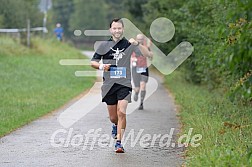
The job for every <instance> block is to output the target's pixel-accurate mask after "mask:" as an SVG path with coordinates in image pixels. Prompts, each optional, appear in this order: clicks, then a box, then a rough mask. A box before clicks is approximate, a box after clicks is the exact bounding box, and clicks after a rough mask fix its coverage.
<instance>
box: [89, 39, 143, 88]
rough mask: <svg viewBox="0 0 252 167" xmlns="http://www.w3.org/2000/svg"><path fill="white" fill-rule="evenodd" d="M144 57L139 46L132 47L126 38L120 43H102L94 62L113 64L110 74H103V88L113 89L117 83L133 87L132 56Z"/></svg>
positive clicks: (110, 40)
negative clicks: (133, 54) (134, 54)
mask: <svg viewBox="0 0 252 167" xmlns="http://www.w3.org/2000/svg"><path fill="white" fill-rule="evenodd" d="M133 52H135V53H136V55H137V56H140V55H142V54H141V52H140V50H139V48H138V47H137V46H134V45H131V43H129V41H128V40H127V39H126V38H122V39H121V40H120V41H117V42H115V41H113V40H112V38H110V39H109V40H108V41H105V42H103V43H101V44H100V45H99V47H98V49H97V50H96V52H95V54H94V56H93V58H92V61H97V62H99V61H100V60H102V63H103V64H111V66H110V70H109V71H108V72H103V87H110V88H111V87H112V86H113V85H114V84H115V83H117V84H120V85H123V86H127V87H131V69H130V63H131V54H132V53H133Z"/></svg>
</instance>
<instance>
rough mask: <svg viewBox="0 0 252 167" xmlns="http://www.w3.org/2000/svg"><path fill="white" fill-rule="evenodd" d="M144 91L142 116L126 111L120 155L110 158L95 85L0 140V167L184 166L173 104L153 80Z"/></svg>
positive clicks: (111, 147) (106, 127) (109, 141)
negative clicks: (122, 151)
mask: <svg viewBox="0 0 252 167" xmlns="http://www.w3.org/2000/svg"><path fill="white" fill-rule="evenodd" d="M151 76H152V78H151V79H150V82H149V83H148V85H147V92H149V94H148V95H147V97H148V98H147V99H146V100H145V102H144V108H145V109H144V110H137V109H136V108H137V106H138V103H136V102H134V103H132V104H130V105H129V108H128V109H129V112H128V115H127V129H126V131H125V140H124V148H125V150H126V152H125V153H123V154H116V153H115V152H114V144H115V141H114V140H113V139H112V138H111V137H110V134H111V125H112V124H111V123H110V121H109V118H108V113H107V110H106V105H105V104H103V103H101V102H100V100H101V99H100V98H101V97H100V87H99V86H100V83H97V85H96V86H94V87H93V88H92V89H91V90H90V92H88V93H86V94H85V95H82V96H79V97H78V98H75V99H73V100H72V101H70V102H69V103H68V104H66V105H65V106H63V107H62V108H60V109H58V110H57V111H54V112H52V113H51V114H48V115H46V116H44V117H42V118H40V119H38V120H36V121H34V122H32V123H30V124H28V125H26V126H24V127H22V128H20V129H17V130H16V131H14V132H12V133H11V134H9V135H7V136H5V137H2V138H1V139H0V166H1V167H9V166H13V167H21V166H25V167H27V166H34V167H35V166H36V167H38V166H43V167H44V166H57V167H58V166H60V167H61V166H62V167H69V166H85V167H91V166H92V167H96V166H97V167H98V166H99V167H103V166H104V167H107V166H109V167H114V166H123V167H124V166H125V167H138V166H139V167H140V166H141V167H142V166H144V167H153V166H160V167H174V166H181V165H182V163H183V161H184V160H183V158H182V156H183V150H184V149H183V147H179V146H178V145H177V142H176V138H177V133H178V132H179V130H180V129H179V128H180V126H179V121H178V118H177V117H176V109H175V105H174V102H173V100H172V98H171V96H170V95H169V93H168V91H167V90H166V89H165V88H164V87H163V86H162V79H160V77H158V76H156V75H153V74H152V75H151Z"/></svg>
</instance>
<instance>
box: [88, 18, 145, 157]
mask: <svg viewBox="0 0 252 167" xmlns="http://www.w3.org/2000/svg"><path fill="white" fill-rule="evenodd" d="M109 30H110V32H111V35H112V37H111V38H110V39H109V40H108V41H106V42H103V43H102V44H100V46H99V47H98V49H97V50H96V52H95V54H94V56H93V58H92V60H91V65H92V67H94V68H96V69H100V70H103V71H104V72H103V85H102V101H103V102H106V104H107V108H108V111H109V117H110V121H111V122H112V123H114V125H113V126H112V136H113V137H114V138H117V142H116V145H115V151H116V152H117V153H123V152H124V148H123V147H122V145H121V139H122V137H123V132H124V130H125V128H126V108H127V105H128V103H130V102H131V91H132V87H131V69H130V63H131V54H132V52H133V51H134V52H135V53H136V55H137V56H142V55H144V56H149V51H148V50H147V49H146V48H145V47H144V46H142V45H141V44H140V43H138V42H137V41H136V40H134V39H133V38H131V39H130V40H127V39H125V38H124V37H123V31H124V25H123V22H122V20H121V19H114V20H112V22H111V23H110V29H109ZM100 60H102V63H99V62H100Z"/></svg>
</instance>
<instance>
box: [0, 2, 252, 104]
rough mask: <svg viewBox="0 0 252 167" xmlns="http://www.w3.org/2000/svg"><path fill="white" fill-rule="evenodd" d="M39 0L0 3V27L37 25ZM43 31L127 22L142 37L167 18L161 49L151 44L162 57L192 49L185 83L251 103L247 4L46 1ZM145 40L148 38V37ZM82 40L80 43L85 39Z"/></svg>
mask: <svg viewBox="0 0 252 167" xmlns="http://www.w3.org/2000/svg"><path fill="white" fill-rule="evenodd" d="M39 3H40V1H39V0H22V1H16V0H1V5H0V28H24V27H26V19H28V18H29V19H30V20H31V26H32V27H36V26H42V22H43V13H41V12H40V11H39V9H38V4H39ZM52 3H53V6H52V8H51V9H50V10H49V11H48V14H47V19H48V24H47V26H48V27H47V28H48V29H49V30H51V31H52V29H53V28H54V26H55V24H56V23H57V22H60V23H61V24H62V26H63V28H64V30H65V37H66V38H68V39H71V40H81V39H84V37H83V36H82V37H75V36H74V35H73V31H74V30H76V29H80V30H82V31H83V30H85V29H108V27H109V21H110V20H111V18H114V17H125V18H128V19H130V20H131V21H132V22H133V23H134V24H135V25H137V27H138V28H139V29H141V30H142V31H143V32H144V33H145V34H148V35H149V34H150V32H149V27H150V25H151V23H152V21H153V20H155V19H156V18H158V17H166V18H168V19H170V20H171V21H172V22H173V23H174V25H175V28H176V33H175V36H174V37H173V39H172V40H171V41H169V42H167V43H165V44H160V43H157V42H155V41H153V42H154V43H155V44H156V45H157V46H159V48H161V50H163V51H164V52H165V53H168V52H170V51H171V50H172V49H173V48H175V47H176V46H177V45H178V44H179V43H180V42H182V41H189V42H190V43H192V44H193V46H194V52H193V55H191V56H190V58H189V59H188V60H187V61H186V62H185V63H184V65H183V69H184V71H185V73H186V76H185V78H186V79H187V80H188V81H190V82H193V83H196V84H203V85H206V86H207V87H208V88H209V89H210V90H212V89H216V88H218V89H219V88H221V89H222V91H223V92H224V93H225V94H226V95H227V96H228V97H229V98H230V100H232V101H234V102H235V101H242V102H249V103H251V101H252V86H251V85H252V49H251V48H252V40H251V39H252V35H251V34H252V31H251V29H252V23H251V18H252V1H250V0H187V1H184V0H132V1H128V0H103V1H99V0H52ZM149 36H150V35H149ZM87 39H88V38H85V40H87Z"/></svg>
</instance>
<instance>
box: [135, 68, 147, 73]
mask: <svg viewBox="0 0 252 167" xmlns="http://www.w3.org/2000/svg"><path fill="white" fill-rule="evenodd" d="M136 72H137V73H143V72H146V68H145V67H137V68H136Z"/></svg>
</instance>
